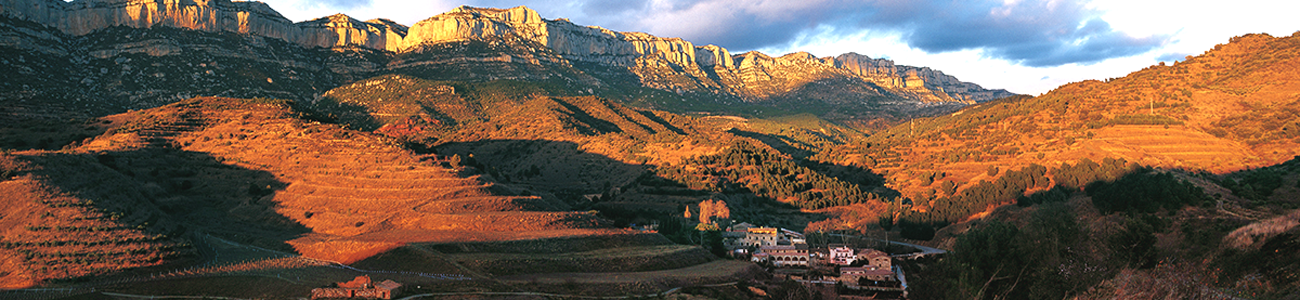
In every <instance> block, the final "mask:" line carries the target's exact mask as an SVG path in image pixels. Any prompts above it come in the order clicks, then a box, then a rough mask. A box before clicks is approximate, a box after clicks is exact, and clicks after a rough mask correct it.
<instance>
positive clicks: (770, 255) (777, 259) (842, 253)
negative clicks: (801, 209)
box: [722, 222, 907, 299]
mask: <svg viewBox="0 0 1300 300" xmlns="http://www.w3.org/2000/svg"><path fill="white" fill-rule="evenodd" d="M722 237H723V245H724V246H726V247H727V249H728V250H730V253H731V255H732V256H733V257H736V258H742V259H743V258H748V259H749V260H750V261H752V262H754V263H757V264H759V265H762V266H766V267H768V270H769V272H771V273H772V275H773V279H775V280H792V281H796V282H799V283H801V284H804V285H805V286H808V287H809V288H811V289H816V290H826V291H834V294H836V295H838V296H839V298H840V299H888V298H902V297H906V290H905V289H906V285H907V283H906V282H907V281H906V279H904V277H903V275H902V272H900V270H898V268H897V267H895V266H894V265H893V262H892V258H891V257H890V255H889V254H888V253H885V252H884V251H880V250H877V249H870V248H856V247H853V246H851V245H849V244H844V243H839V244H835V243H822V244H823V245H824V246H820V247H818V246H810V244H809V243H808V238H807V237H805V236H804V234H803V233H799V232H796V231H793V230H788V229H784V228H774V227H760V226H756V225H753V224H750V223H743V222H742V223H739V224H735V225H732V226H730V227H727V228H726V230H725V231H723V233H722ZM862 296H869V297H862Z"/></svg>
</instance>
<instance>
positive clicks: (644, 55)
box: [400, 6, 1013, 103]
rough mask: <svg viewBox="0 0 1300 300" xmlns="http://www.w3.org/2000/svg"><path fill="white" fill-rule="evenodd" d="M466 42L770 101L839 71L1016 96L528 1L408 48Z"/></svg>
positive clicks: (920, 88) (438, 21) (959, 95)
mask: <svg viewBox="0 0 1300 300" xmlns="http://www.w3.org/2000/svg"><path fill="white" fill-rule="evenodd" d="M464 40H494V41H507V42H511V41H513V42H524V43H530V44H534V45H538V46H543V47H546V48H548V49H549V50H550V51H552V52H553V53H554V54H556V55H558V56H560V57H562V58H563V59H565V60H567V61H571V62H582V63H595V64H601V65H605V66H609V67H617V68H627V69H628V71H630V72H631V73H634V74H636V75H637V76H638V77H640V81H641V83H642V84H643V85H645V86H647V87H652V88H658V89H665V90H672V91H679V92H680V91H695V92H714V93H717V92H724V93H731V94H734V95H736V96H740V97H742V98H747V99H766V98H770V97H772V96H777V95H780V94H782V93H788V92H790V91H792V90H793V89H795V88H798V87H799V86H801V85H802V84H806V83H808V82H812V81H816V80H821V79H826V78H829V77H835V76H851V77H858V78H860V79H863V80H864V81H865V82H870V83H872V84H875V85H879V86H880V87H883V88H885V89H887V90H890V91H891V92H893V93H895V94H898V95H901V96H904V97H907V98H911V99H913V100H918V101H926V102H936V101H937V102H963V103H974V102H978V101H987V100H992V99H995V98H1001V97H1006V96H1011V95H1013V94H1011V93H1009V92H1006V91H1003V90H985V89H983V88H982V87H980V86H979V85H976V84H973V83H968V82H962V81H960V80H958V79H956V78H955V77H952V76H949V75H946V74H943V73H942V72H939V71H936V70H932V69H929V68H918V67H911V66H896V65H894V63H893V62H892V61H889V60H884V59H872V58H870V57H866V56H863V55H859V54H855V53H848V54H844V55H840V56H837V57H825V58H817V57H814V56H812V55H811V54H808V53H796V54H791V55H786V56H782V57H780V58H772V57H769V56H767V55H764V54H762V53H756V52H751V53H745V54H739V55H734V56H733V55H731V54H730V52H729V51H728V50H727V49H726V48H723V47H719V46H716V45H706V46H695V45H694V44H692V43H691V42H689V41H686V40H682V39H679V38H664V37H657V36H653V35H649V34H645V33H639V32H617V31H612V30H609V29H605V28H600V27H595V26H579V25H576V24H573V23H571V22H569V21H568V20H565V19H557V20H547V19H543V18H541V17H540V16H538V14H537V12H536V11H533V10H531V9H528V8H526V7H522V6H520V7H515V8H510V9H494V8H473V7H468V6H462V7H459V8H456V9H454V10H452V11H450V12H447V13H444V14H441V15H437V16H434V17H431V18H429V19H426V20H423V21H420V22H419V23H416V24H415V25H414V26H412V27H411V29H410V34H409V35H408V36H407V38H406V40H405V41H404V43H403V45H402V47H401V50H400V51H417V50H418V49H419V48H420V47H422V46H423V45H433V44H438V43H445V42H450V41H464Z"/></svg>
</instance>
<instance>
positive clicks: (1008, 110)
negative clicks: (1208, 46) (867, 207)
mask: <svg viewBox="0 0 1300 300" xmlns="http://www.w3.org/2000/svg"><path fill="white" fill-rule="evenodd" d="M1298 47H1300V38H1298V37H1296V36H1291V37H1271V36H1267V35H1247V36H1242V37H1238V38H1234V39H1232V41H1231V42H1229V43H1227V44H1221V45H1219V46H1217V47H1215V49H1212V50H1209V51H1206V53H1204V54H1202V55H1199V56H1194V57H1188V58H1187V59H1186V60H1185V61H1182V62H1179V63H1176V64H1174V65H1164V64H1163V63H1162V64H1161V65H1156V66H1152V67H1149V68H1146V69H1143V70H1141V71H1137V72H1134V73H1132V74H1129V75H1128V76H1125V77H1122V78H1112V79H1109V80H1106V81H1096V80H1090V81H1084V82H1078V83H1073V84H1068V85H1064V86H1062V87H1060V88H1057V89H1055V90H1053V91H1051V92H1048V93H1047V94H1045V95H1042V96H1038V97H1028V96H1020V97H1012V98H1007V99H1002V100H998V101H992V102H988V103H982V104H978V105H974V106H971V107H968V108H966V109H963V110H961V111H957V112H954V113H951V114H948V115H944V116H937V117H931V118H918V119H915V120H913V121H910V122H908V123H905V124H900V125H897V126H894V127H893V128H890V129H889V130H885V131H881V132H878V133H877V134H875V135H873V136H871V137H870V138H868V139H867V140H866V141H865V142H863V143H858V144H855V145H849V146H843V147H833V148H832V150H830V151H825V152H823V153H820V154H819V155H818V157H817V159H821V160H826V161H833V162H837V163H842V164H850V165H856V166H862V167H864V168H870V169H872V170H876V171H878V172H881V173H884V174H886V178H888V180H890V182H891V185H890V186H891V187H893V188H895V189H898V190H900V191H903V192H904V194H905V195H906V196H909V197H911V198H913V200H914V201H916V202H917V203H918V204H919V205H926V204H925V203H926V201H928V200H930V199H934V198H935V197H938V196H944V195H951V194H952V192H951V191H947V192H945V191H944V190H947V189H948V188H945V187H946V186H948V185H955V186H956V187H957V188H956V190H958V191H960V190H965V189H966V188H969V187H971V186H973V185H974V184H976V183H978V182H980V181H989V182H993V181H995V180H997V179H998V178H1001V177H1003V176H1004V175H1005V174H1007V171H1011V170H1020V169H1022V168H1026V167H1029V166H1031V165H1035V164H1036V165H1041V166H1047V167H1056V166H1060V165H1062V163H1069V164H1074V163H1075V162H1078V161H1080V160H1081V159H1085V158H1086V159H1090V160H1091V161H1094V162H1102V161H1103V160H1105V159H1107V158H1110V159H1123V160H1125V161H1128V162H1132V163H1137V164H1140V165H1144V166H1151V167H1159V168H1166V169H1182V170H1187V171H1191V172H1201V171H1204V172H1210V173H1216V174H1223V173H1227V172H1232V171H1237V170H1243V169H1250V168H1258V167H1264V166H1270V165H1275V164H1279V163H1281V162H1284V161H1287V160H1289V159H1291V158H1292V157H1294V156H1295V155H1297V154H1300V151H1297V150H1296V149H1300V148H1297V144H1298V143H1300V140H1297V139H1296V138H1297V136H1298V135H1296V132H1297V128H1300V123H1296V122H1297V120H1298V119H1297V118H1300V101H1298V100H1297V99H1295V97H1294V94H1295V93H1296V92H1297V91H1300V84H1297V81H1296V80H1295V79H1294V77H1295V76H1294V74H1295V71H1296V70H1297V68H1300V60H1298V59H1300V58H1297V57H1296V56H1295V55H1294V54H1293V53H1296V52H1297V51H1300V49H1297V48H1298ZM1059 183H1060V182H1055V183H1054V184H1053V186H1054V185H1056V184H1059Z"/></svg>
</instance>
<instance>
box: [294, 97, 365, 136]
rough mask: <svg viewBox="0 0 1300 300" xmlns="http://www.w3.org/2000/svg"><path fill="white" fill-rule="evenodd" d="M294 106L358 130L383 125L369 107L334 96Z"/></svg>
mask: <svg viewBox="0 0 1300 300" xmlns="http://www.w3.org/2000/svg"><path fill="white" fill-rule="evenodd" d="M295 108H296V109H303V110H308V111H311V112H313V113H314V114H317V115H320V116H322V117H325V119H326V120H330V121H331V122H335V123H340V124H348V125H349V126H352V127H355V129H359V130H364V131H373V130H375V129H379V127H383V126H384V123H383V121H380V120H379V119H376V118H375V117H374V116H373V115H371V114H370V108H369V107H366V106H364V105H359V104H353V103H346V102H342V101H339V99H338V98H334V97H322V98H321V99H320V100H317V101H316V102H315V103H313V104H311V105H309V106H306V107H302V106H299V107H295Z"/></svg>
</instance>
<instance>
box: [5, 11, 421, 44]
mask: <svg viewBox="0 0 1300 300" xmlns="http://www.w3.org/2000/svg"><path fill="white" fill-rule="evenodd" d="M0 12H3V13H5V14H9V15H11V16H16V17H20V18H24V19H27V20H31V21H34V22H37V23H41V24H44V25H46V26H50V27H54V28H58V29H59V30H61V31H63V32H64V33H67V34H70V35H76V36H81V35H86V34H89V33H91V32H94V31H96V30H100V29H104V28H109V27H113V26H126V27H132V28H152V27H155V26H168V27H178V28H186V29H193V30H202V31H211V32H221V31H228V32H236V33H242V34H251V35H257V36H263V37H271V38H278V39H282V40H286V41H289V42H293V43H297V44H299V45H303V46H306V47H326V48H328V47H337V46H358V47H365V48H370V49H380V50H389V51H396V50H397V49H398V48H397V46H400V45H401V41H402V38H403V37H404V36H405V32H406V27H405V26H402V25H400V24H397V23H394V22H391V21H386V20H374V21H366V22H363V21H360V20H356V19H353V18H351V17H348V16H345V15H333V16H329V17H324V18H320V19H316V20H311V21H306V22H302V23H296V24H295V23H293V21H290V20H289V19H286V18H285V17H284V16H281V15H280V13H279V12H276V11H275V10H274V9H271V7H270V6H268V5H266V3H262V2H252V1H238V2H234V1H230V0H76V1H72V2H63V1H60V0H0Z"/></svg>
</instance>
